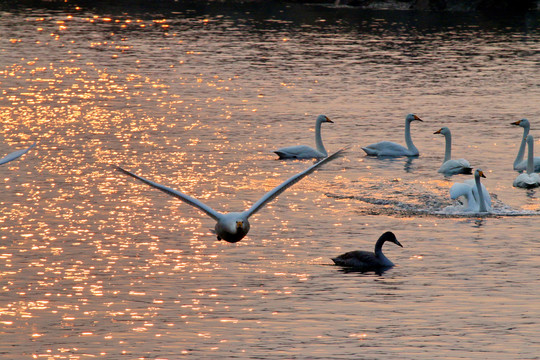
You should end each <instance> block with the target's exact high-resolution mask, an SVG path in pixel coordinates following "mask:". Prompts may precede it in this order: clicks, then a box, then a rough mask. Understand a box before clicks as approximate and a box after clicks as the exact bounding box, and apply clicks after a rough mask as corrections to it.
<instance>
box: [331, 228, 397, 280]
mask: <svg viewBox="0 0 540 360" xmlns="http://www.w3.org/2000/svg"><path fill="white" fill-rule="evenodd" d="M387 241H389V242H393V243H394V244H396V245H398V246H401V247H403V245H401V244H400V243H399V241H398V240H397V239H396V235H394V233H393V232H391V231H387V232H385V233H384V234H382V235H381V237H379V240H377V242H376V243H375V252H370V251H362V250H356V251H349V252H347V253H345V254H341V255H339V256H337V257H335V258H332V261H333V262H334V264H336V265H339V266H345V267H350V268H355V269H358V270H361V271H381V270H384V269H388V268H390V267H392V266H394V263H393V262H391V261H390V260H389V259H388V258H387V257H386V256H384V254H383V252H382V246H383V244H384V243H385V242H387Z"/></svg>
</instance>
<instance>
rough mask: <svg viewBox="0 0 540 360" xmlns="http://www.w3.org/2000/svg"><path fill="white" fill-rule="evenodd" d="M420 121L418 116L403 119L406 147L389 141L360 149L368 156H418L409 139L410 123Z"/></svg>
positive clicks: (410, 115) (412, 115)
mask: <svg viewBox="0 0 540 360" xmlns="http://www.w3.org/2000/svg"><path fill="white" fill-rule="evenodd" d="M415 120H416V121H422V119H420V118H419V117H418V116H416V115H414V114H409V115H407V116H406V117H405V143H406V144H407V147H404V146H403V145H400V144H397V143H395V142H391V141H381V142H378V143H375V144H371V145H368V146H366V147H363V148H362V149H363V150H364V151H365V152H366V154H368V155H370V156H389V157H390V156H393V157H397V156H418V155H420V153H419V152H418V149H417V148H416V146H414V144H413V141H412V139H411V122H413V121H415Z"/></svg>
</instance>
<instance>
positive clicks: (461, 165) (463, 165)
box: [434, 126, 472, 175]
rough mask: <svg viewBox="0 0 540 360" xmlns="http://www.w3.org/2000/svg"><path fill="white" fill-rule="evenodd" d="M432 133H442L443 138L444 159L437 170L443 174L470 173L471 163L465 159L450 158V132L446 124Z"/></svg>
mask: <svg viewBox="0 0 540 360" xmlns="http://www.w3.org/2000/svg"><path fill="white" fill-rule="evenodd" d="M434 134H442V135H444V139H445V143H446V146H445V151H444V161H443V163H442V165H441V167H440V168H439V170H437V172H440V173H441V174H444V175H456V174H472V168H471V164H469V162H468V161H467V160H465V159H452V133H451V132H450V129H449V128H447V127H446V126H445V127H443V128H441V129H439V130H437V131H435V132H434Z"/></svg>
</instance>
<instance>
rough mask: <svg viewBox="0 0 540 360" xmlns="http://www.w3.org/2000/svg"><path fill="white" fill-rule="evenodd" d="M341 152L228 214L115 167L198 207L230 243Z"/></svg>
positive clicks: (218, 236) (244, 234)
mask: <svg viewBox="0 0 540 360" xmlns="http://www.w3.org/2000/svg"><path fill="white" fill-rule="evenodd" d="M342 152H343V150H340V151H337V152H336V153H334V154H332V155H331V156H329V157H327V158H325V159H322V160H321V161H319V162H317V163H316V164H314V165H312V166H310V167H309V168H307V169H306V170H304V171H302V172H300V173H298V174H296V175H294V176H292V177H291V178H289V179H288V180H286V181H284V182H283V183H281V184H280V185H278V186H276V187H275V188H273V189H272V190H270V191H269V192H267V193H266V194H265V195H264V196H263V197H262V198H260V199H259V201H257V202H256V203H255V204H253V205H252V206H251V208H249V209H248V210H246V211H243V212H231V213H228V214H222V213H220V212H217V211H215V210H214V209H212V208H210V207H209V206H207V205H206V204H204V203H202V202H201V201H199V200H197V199H194V198H192V197H191V196H189V195H186V194H184V193H181V192H179V191H176V190H173V189H171V188H169V187H167V186H163V185H160V184H157V183H155V182H153V181H150V180H147V179H145V178H143V177H142V176H138V175H135V174H133V173H131V172H129V171H127V170H124V169H122V168H121V167H119V166H117V167H116V169H117V170H119V171H121V172H123V173H124V174H127V175H129V176H132V177H134V178H135V179H138V180H140V181H142V182H143V183H145V184H147V185H150V186H152V187H155V188H156V189H158V190H161V191H163V192H164V193H166V194H169V195H171V196H174V197H176V198H178V199H180V200H182V201H184V202H186V203H188V204H189V205H191V206H194V207H196V208H198V209H199V210H201V211H202V212H204V213H206V214H207V215H208V216H210V217H211V218H212V219H214V220H216V221H217V223H216V226H215V231H216V235H217V239H218V240H225V241H227V242H230V243H235V242H238V241H240V240H242V238H243V237H244V236H246V234H247V233H248V231H249V228H250V225H249V221H248V219H249V217H250V216H251V215H253V214H255V213H256V212H257V211H259V210H260V209H262V208H263V207H264V206H265V205H266V204H267V203H269V202H270V201H272V200H273V199H275V198H276V197H277V196H278V195H280V194H281V193H282V192H284V191H285V190H286V189H288V188H289V187H291V186H292V185H294V184H296V183H297V182H298V181H300V180H301V179H303V178H304V177H306V176H308V175H309V174H311V173H312V172H314V171H315V170H317V169H318V168H319V167H320V166H322V165H323V164H325V163H327V162H330V161H332V160H335V159H336V158H337V157H339V156H340V155H341V154H342Z"/></svg>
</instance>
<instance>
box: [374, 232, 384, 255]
mask: <svg viewBox="0 0 540 360" xmlns="http://www.w3.org/2000/svg"><path fill="white" fill-rule="evenodd" d="M385 241H386V240H385V239H384V238H383V237H382V236H381V237H380V238H379V240H377V242H376V243H375V255H376V256H377V257H380V256H384V255H383V252H382V246H383V244H384V242H385Z"/></svg>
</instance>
